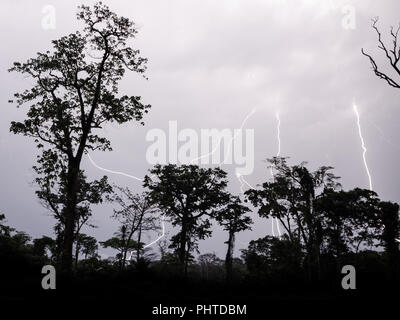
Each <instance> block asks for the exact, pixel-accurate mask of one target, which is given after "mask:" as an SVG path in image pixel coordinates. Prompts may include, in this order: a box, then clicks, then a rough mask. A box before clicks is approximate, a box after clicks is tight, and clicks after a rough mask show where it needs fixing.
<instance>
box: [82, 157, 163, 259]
mask: <svg viewBox="0 0 400 320" xmlns="http://www.w3.org/2000/svg"><path fill="white" fill-rule="evenodd" d="M87 156H88V158H89V161H90V162H91V164H92V165H93V166H94V167H96V168H97V169H99V170H101V171H104V172H108V173H112V174H117V175H121V176H124V177H128V178H131V179H134V180H137V181H143V179H142V178H138V177H136V176H133V175H130V174H126V173H124V172H121V171H114V170H110V169H106V168H103V167H101V166H99V165H98V164H97V163H96V162H95V161H94V160H93V159H92V157H91V156H90V154H89V153H87ZM154 176H155V175H152V176H151V178H153V177H154ZM164 220H165V214H163V215H162V216H161V217H160V222H161V223H160V224H161V228H162V233H161V235H160V236H159V237H158V238H157V239H155V240H154V241H152V242H150V243H148V244H146V245H144V246H143V248H147V247H150V246H152V245H153V244H155V243H157V242H158V241H159V240H160V239H162V238H163V237H164V236H165V222H164ZM132 255H133V250H132V251H131V252H130V255H129V258H128V260H131V258H132Z"/></svg>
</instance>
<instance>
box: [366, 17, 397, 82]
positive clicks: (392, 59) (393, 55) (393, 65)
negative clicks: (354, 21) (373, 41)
mask: <svg viewBox="0 0 400 320" xmlns="http://www.w3.org/2000/svg"><path fill="white" fill-rule="evenodd" d="M377 23H378V18H374V19H373V20H372V28H373V29H374V30H375V31H376V33H377V35H378V48H379V49H381V50H382V51H383V52H384V55H385V57H386V59H387V61H388V62H389V66H390V69H391V70H392V71H394V74H395V75H396V76H397V77H400V65H399V61H400V43H399V31H400V24H399V27H398V28H397V29H396V30H394V28H393V27H391V28H390V36H391V38H392V44H391V45H390V46H388V45H387V44H385V42H384V40H383V39H382V33H381V32H380V31H379V29H378V27H377ZM361 52H362V54H363V55H364V56H366V57H368V59H369V61H370V63H371V66H372V70H373V71H374V73H375V75H376V76H377V77H379V78H381V79H383V80H385V81H386V82H387V83H388V84H389V85H390V86H392V87H393V88H397V89H399V88H400V79H398V80H396V79H395V78H393V76H391V75H390V74H389V73H385V72H382V71H381V69H380V68H379V67H378V64H377V62H376V60H375V59H374V58H373V57H372V56H371V55H370V54H368V53H366V52H365V51H364V48H363V49H361Z"/></svg>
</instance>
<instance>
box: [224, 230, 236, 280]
mask: <svg viewBox="0 0 400 320" xmlns="http://www.w3.org/2000/svg"><path fill="white" fill-rule="evenodd" d="M234 237H235V234H234V233H233V232H232V231H229V239H228V250H227V252H226V257H225V269H226V281H227V282H228V283H229V282H231V280H232V249H233V241H234V239H235V238H234Z"/></svg>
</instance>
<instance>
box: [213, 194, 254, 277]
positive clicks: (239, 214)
mask: <svg viewBox="0 0 400 320" xmlns="http://www.w3.org/2000/svg"><path fill="white" fill-rule="evenodd" d="M249 211H251V210H250V209H249V208H248V207H246V206H244V205H243V204H242V203H241V201H240V198H239V197H231V199H230V201H229V202H228V204H227V205H226V207H225V208H224V209H223V210H221V212H220V213H219V214H218V215H217V216H216V220H217V221H218V223H219V224H220V225H221V226H223V228H224V230H226V231H228V240H227V241H226V244H227V245H228V249H227V251H226V256H225V270H226V280H227V281H228V282H229V281H231V280H232V261H233V249H234V245H235V235H236V233H238V232H241V231H244V230H251V224H252V223H253V221H252V219H251V218H250V217H249V216H246V213H247V212H249Z"/></svg>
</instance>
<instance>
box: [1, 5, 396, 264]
mask: <svg viewBox="0 0 400 320" xmlns="http://www.w3.org/2000/svg"><path fill="white" fill-rule="evenodd" d="M103 2H104V3H106V4H109V5H110V7H111V9H112V10H114V11H116V12H117V13H118V14H122V15H124V16H126V17H128V18H130V19H132V20H133V21H135V23H136V24H137V26H138V29H139V34H138V37H137V39H136V41H135V43H134V45H135V47H136V48H139V49H140V50H141V51H142V55H143V56H145V57H147V58H149V63H148V72H147V76H148V77H149V80H148V81H144V80H143V79H142V78H140V77H139V76H137V75H135V74H127V76H126V78H125V79H124V80H123V81H122V83H121V90H120V91H121V92H123V93H126V94H132V95H141V96H142V97H143V100H144V101H145V102H146V103H150V104H151V105H152V109H151V110H150V113H149V114H148V115H147V116H146V118H145V122H146V125H145V126H144V127H140V126H138V125H137V124H135V123H129V124H125V125H123V126H116V125H113V126H108V127H107V128H106V135H107V136H108V137H109V138H110V139H111V141H112V145H113V149H114V150H113V151H112V152H108V153H94V154H92V158H93V159H94V160H95V161H96V163H97V164H98V165H100V166H102V167H105V168H108V169H111V170H117V171H122V172H126V173H127V174H132V175H136V176H139V177H142V176H143V175H144V174H145V173H146V170H147V169H148V168H150V164H149V163H148V162H147V161H146V157H145V153H146V149H147V148H148V147H149V145H150V142H147V141H146V133H147V132H148V131H149V130H151V129H153V128H161V129H163V130H167V129H168V121H171V120H176V121H177V123H178V130H180V129H184V128H191V129H194V130H195V131H196V132H200V130H201V129H208V128H217V129H224V128H228V129H231V130H233V129H237V128H239V127H240V125H241V124H242V122H243V120H244V119H245V118H246V116H247V115H249V113H250V112H251V111H252V110H253V109H255V113H254V114H252V115H251V116H250V117H249V118H248V120H247V122H246V123H245V126H244V129H254V135H255V157H254V159H255V160H254V161H255V162H254V163H255V169H254V172H253V174H251V175H249V176H246V177H245V178H246V181H248V183H249V184H250V185H253V186H255V185H257V184H258V183H262V182H264V181H265V180H267V179H269V178H270V175H269V171H268V169H267V168H266V165H265V163H264V162H263V160H264V159H266V158H269V157H272V156H274V155H275V154H276V153H277V148H278V145H277V138H276V132H277V130H276V129H277V128H276V125H277V122H276V118H275V114H276V112H279V114H280V119H281V128H280V129H281V155H284V156H290V158H291V159H290V163H291V164H295V163H298V162H300V161H303V160H305V161H308V162H309V165H310V167H311V168H312V169H316V168H317V167H318V166H321V165H331V166H333V167H335V173H336V174H337V175H339V176H341V182H342V184H343V186H344V188H345V189H350V188H353V187H355V186H359V187H364V188H367V187H368V177H367V175H366V171H365V168H364V165H363V159H362V148H361V145H360V139H359V136H358V131H357V130H358V128H357V124H356V117H355V114H354V111H353V108H352V104H353V102H355V103H356V104H357V105H358V108H359V111H360V121H361V125H362V131H363V135H364V139H365V144H366V146H367V149H368V151H367V154H366V157H367V161H368V165H369V169H370V172H371V176H372V182H373V187H374V190H375V191H376V192H378V194H379V195H380V197H381V198H382V199H384V200H392V201H400V196H399V193H398V189H399V186H400V173H399V170H398V158H399V155H400V142H398V138H399V132H400V128H399V127H398V123H399V119H400V106H399V103H398V102H399V101H400V99H399V98H400V96H399V95H400V90H396V89H394V88H391V87H389V86H388V85H387V84H386V83H385V82H384V81H382V80H379V79H378V78H376V76H375V75H374V74H373V72H372V71H371V67H370V65H369V62H368V60H367V59H366V58H365V57H364V56H362V55H361V52H360V50H361V48H362V47H364V48H365V49H366V50H367V51H369V52H370V53H372V54H373V55H374V56H378V57H379V58H378V63H379V64H380V65H382V66H384V65H385V64H386V61H385V60H384V56H383V55H382V53H381V52H379V50H378V49H377V42H376V34H375V33H374V32H373V30H372V29H371V21H370V20H371V18H373V17H375V16H379V17H380V21H379V27H380V28H381V29H382V32H383V34H385V36H386V35H387V34H388V32H389V26H390V25H395V26H396V25H398V23H399V22H400V15H398V13H399V12H400V3H399V1H398V0H381V1H373V0H358V1H335V0H332V1H329V0H286V1H284V0H275V1H273V0H270V1H267V0H252V1H244V0H240V1H239V0H218V1H211V0H207V1H205V0H201V1H200V0H197V1H194V0H169V1H165V0H158V1H155V0H150V1H149V0H132V1H103ZM85 3H86V4H88V3H93V2H92V1H85ZM79 4H80V1H69V0H68V1H34V2H33V1H28V0H25V1H22V0H3V1H1V4H0V6H1V10H0V30H1V38H2V45H1V47H0V50H1V55H0V77H1V86H0V98H1V99H0V101H1V102H2V104H1V106H2V111H1V117H0V150H1V152H0V162H1V167H0V212H2V213H4V214H6V217H7V220H8V222H9V224H10V225H12V226H13V227H15V228H17V229H19V230H24V231H26V232H28V233H29V234H31V235H32V236H34V237H39V236H41V235H51V234H52V226H53V225H54V220H53V218H52V217H51V216H49V213H48V212H47V211H46V210H45V209H44V208H43V207H42V206H41V205H40V204H39V202H38V200H37V199H36V197H35V195H34V190H35V186H34V185H33V184H32V181H33V178H34V176H33V171H32V169H31V167H32V165H34V164H35V154H36V150H35V147H34V144H33V141H32V140H31V139H29V138H27V137H23V136H14V135H12V134H10V133H9V126H10V122H11V121H12V120H21V119H23V118H24V114H25V112H26V110H27V109H26V108H25V109H21V110H17V109H16V108H15V106H13V105H11V104H8V103H7V101H8V100H9V99H10V98H12V94H13V92H16V91H19V90H21V89H23V88H26V87H29V85H30V80H29V79H27V78H24V77H22V76H21V75H19V74H10V73H8V72H7V69H8V68H9V67H10V66H11V64H12V62H14V61H24V60H26V59H27V58H29V57H33V56H34V55H35V53H36V52H38V51H45V50H47V49H49V48H50V41H51V40H52V39H56V38H59V37H61V36H63V35H66V34H68V33H70V32H73V31H75V30H77V29H78V28H80V24H79V23H78V22H77V21H76V19H75V13H76V7H77V5H79ZM46 5H52V6H54V8H55V13H56V16H55V17H56V20H55V22H56V25H55V29H43V27H42V20H43V16H44V14H43V12H42V10H43V8H44V7H45V6H46ZM345 5H347V6H345ZM353 9H354V10H355V11H354V12H355V19H356V20H355V21H352V20H348V19H347V18H348V17H350V19H351V10H353ZM349 14H350V15H349ZM353 27H354V28H353ZM384 70H385V69H384ZM83 166H84V168H85V169H86V170H87V173H88V175H89V176H90V177H92V178H98V177H101V176H102V175H103V174H104V172H102V171H101V170H99V169H97V168H95V167H94V166H93V165H91V163H90V162H89V161H88V159H87V158H85V159H84V163H83ZM234 168H235V167H234V166H233V165H227V166H225V167H224V169H226V170H227V171H228V172H229V178H230V185H229V190H230V191H231V192H233V193H235V194H239V193H240V184H239V182H238V180H237V179H236V177H235V176H234V174H233V172H234ZM109 178H110V180H111V181H112V182H115V183H117V184H119V185H122V186H129V187H131V188H132V189H133V190H135V191H138V192H139V191H141V190H140V189H141V184H140V182H138V181H135V180H132V179H129V178H127V177H122V176H118V175H113V174H109ZM111 214H112V209H111V207H110V206H109V205H102V206H98V207H96V208H94V216H93V221H92V222H93V223H94V224H96V225H98V228H97V229H92V230H85V232H87V233H89V234H91V235H94V236H96V238H97V239H98V240H100V241H103V240H105V239H107V238H108V237H110V236H111V235H112V234H113V232H115V231H116V227H117V225H116V223H115V222H114V221H112V220H111V219H110V215H111ZM252 216H253V218H254V220H255V221H256V224H255V226H254V227H253V231H251V232H243V233H241V234H239V235H238V237H237V239H238V242H237V246H236V247H237V249H239V248H243V247H245V245H246V244H247V243H248V241H250V240H252V239H257V238H259V237H262V236H265V235H266V234H267V233H268V234H270V233H271V226H270V222H269V221H267V220H263V219H260V218H257V215H256V213H255V212H254V213H253V214H252ZM167 227H168V226H167ZM226 237H227V235H226V234H225V233H224V232H223V231H219V230H215V231H214V234H213V237H212V238H211V239H208V240H206V241H203V242H201V245H200V249H201V251H202V253H204V252H212V251H215V252H216V253H217V255H219V256H221V257H222V256H223V254H224V253H225V246H224V244H223V241H225V240H226ZM149 240H150V239H149ZM108 253H109V252H108Z"/></svg>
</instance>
